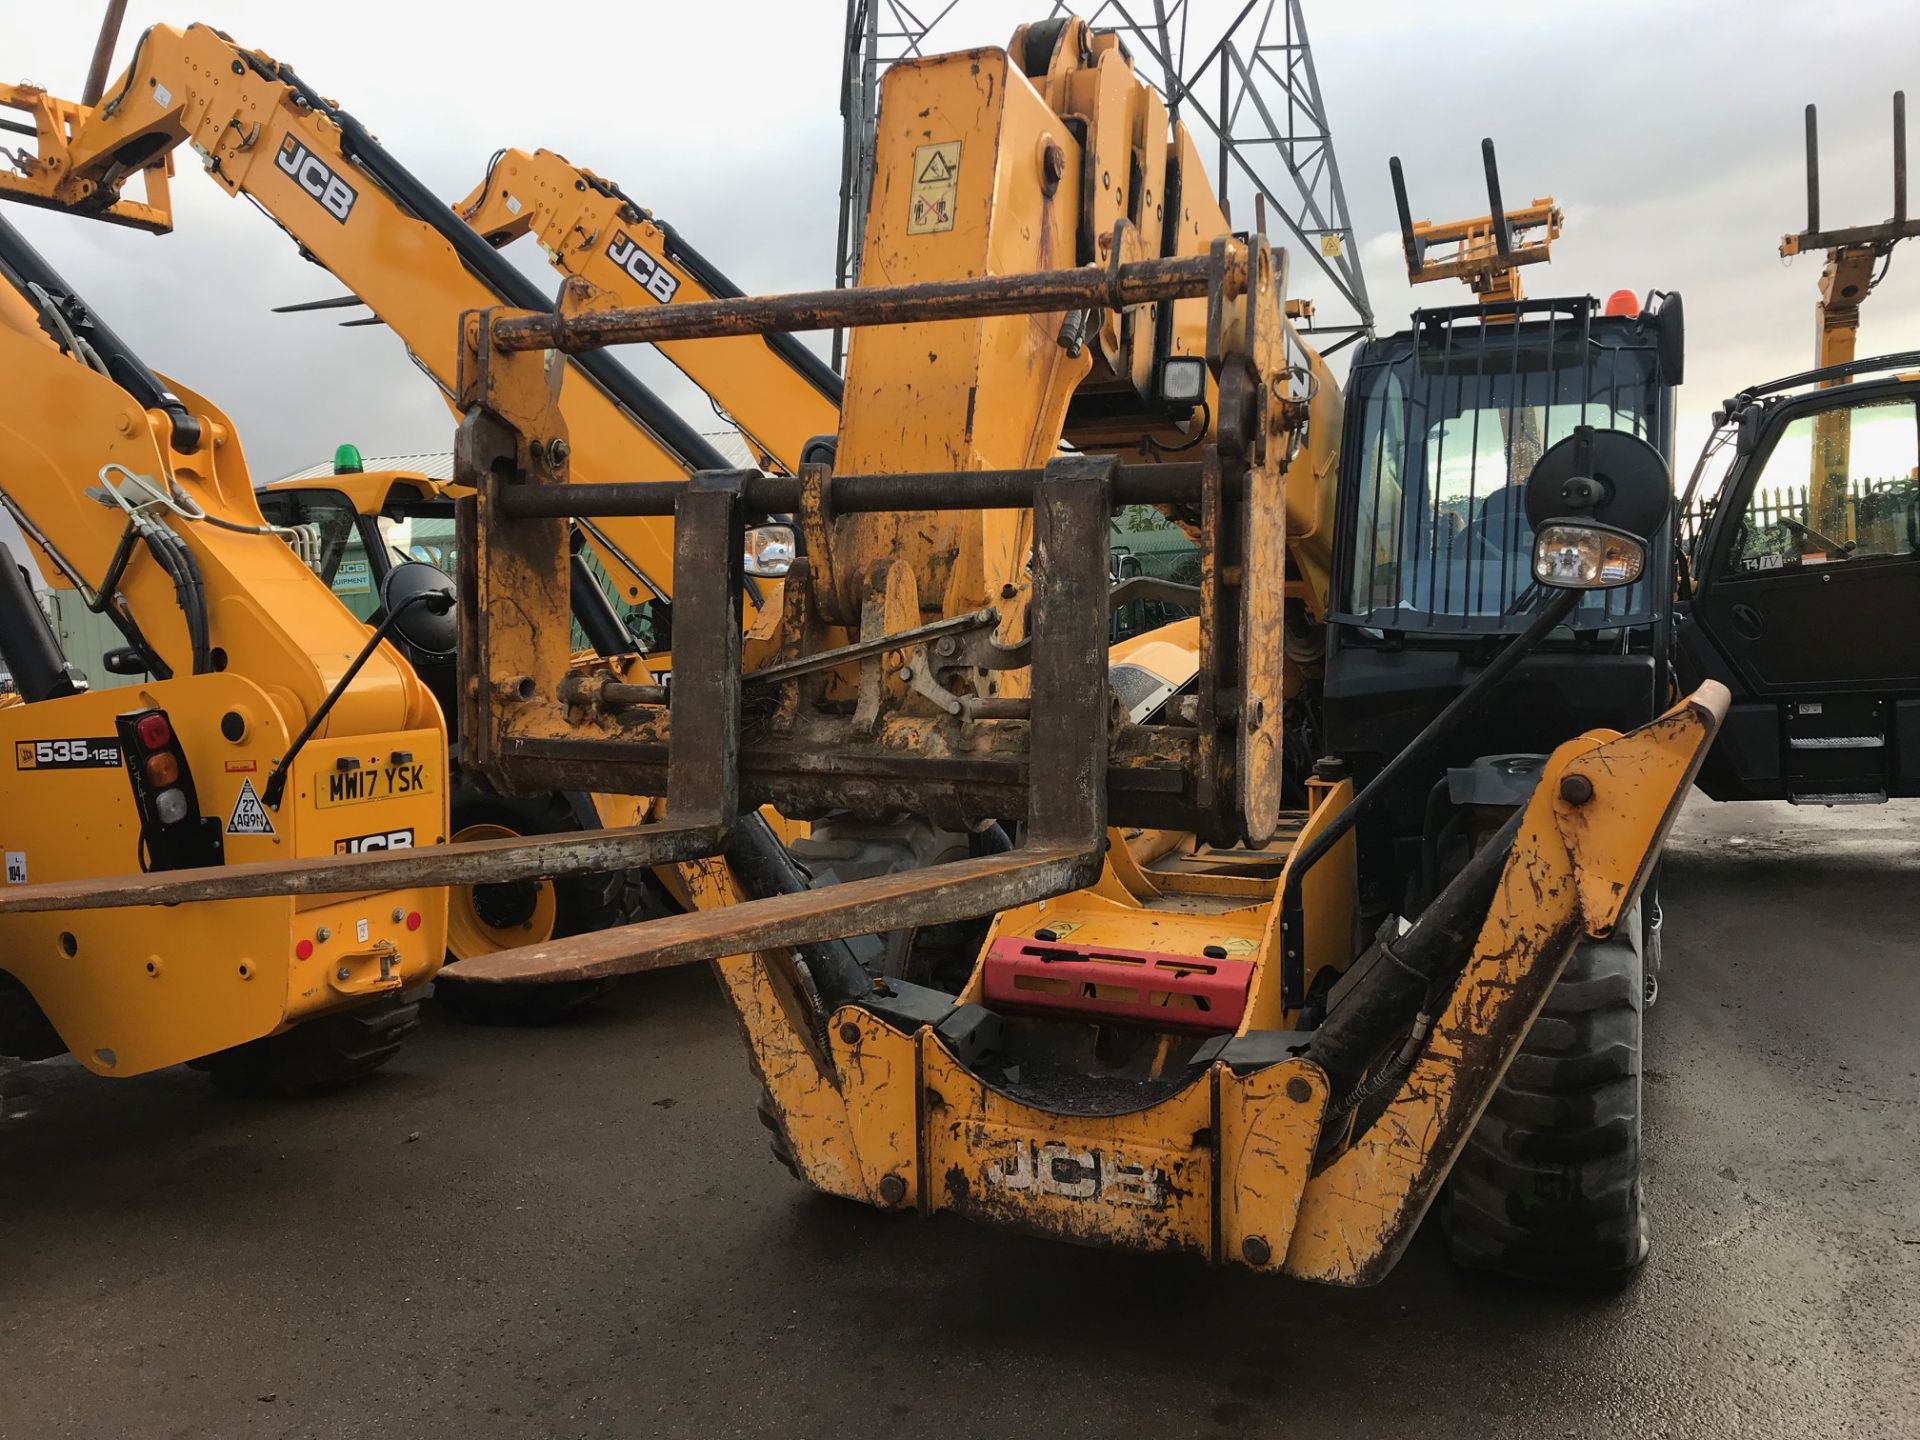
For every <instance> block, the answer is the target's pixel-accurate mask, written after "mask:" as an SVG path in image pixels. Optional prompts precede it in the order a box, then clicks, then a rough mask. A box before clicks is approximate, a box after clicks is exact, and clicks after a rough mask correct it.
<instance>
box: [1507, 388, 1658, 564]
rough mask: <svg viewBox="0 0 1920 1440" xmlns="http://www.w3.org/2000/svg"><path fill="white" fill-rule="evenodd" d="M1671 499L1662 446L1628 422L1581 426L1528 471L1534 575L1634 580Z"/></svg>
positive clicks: (1645, 561) (1528, 499) (1529, 515)
mask: <svg viewBox="0 0 1920 1440" xmlns="http://www.w3.org/2000/svg"><path fill="white" fill-rule="evenodd" d="M1672 503H1673V477H1672V475H1671V474H1670V473H1669V472H1668V470H1667V462H1666V461H1665V460H1664V459H1662V458H1661V455H1660V452H1659V451H1658V450H1656V449H1654V448H1653V446H1651V445H1649V444H1648V443H1647V442H1646V441H1644V440H1642V439H1640V437H1639V436H1637V435H1632V434H1629V433H1628V432H1627V431H1625V430H1596V429H1594V428H1593V427H1592V426H1591V425H1582V426H1579V427H1578V428H1576V429H1575V430H1574V432H1573V434H1572V435H1570V436H1568V437H1567V438H1566V439H1565V440H1562V441H1560V442H1559V443H1558V444H1557V445H1555V446H1553V447H1552V448H1551V449H1549V450H1548V451H1547V453H1546V454H1544V455H1542V456H1541V457H1540V460H1539V463H1538V464H1536V465H1535V466H1534V467H1533V473H1532V474H1531V475H1529V476H1528V477H1527V519H1528V520H1529V521H1530V522H1532V525H1533V578H1534V579H1535V580H1536V581H1538V582H1539V583H1540V584H1542V585H1547V586H1551V587H1553V588H1555V589H1561V590H1611V589H1614V588H1616V587H1618V586H1621V585H1631V584H1632V583H1633V582H1634V581H1636V580H1638V579H1639V578H1640V576H1641V573H1642V572H1643V571H1644V570H1645V569H1646V566H1647V546H1648V541H1649V539H1650V537H1651V536H1652V535H1653V533H1654V531H1656V530H1658V529H1659V528H1660V526H1661V524H1662V522H1664V521H1665V519H1666V518H1667V508H1668V507H1669V506H1670V505H1671V504H1672Z"/></svg>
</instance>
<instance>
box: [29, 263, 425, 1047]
mask: <svg viewBox="0 0 1920 1440" xmlns="http://www.w3.org/2000/svg"><path fill="white" fill-rule="evenodd" d="M6 293H7V294H9V295H12V294H13V291H12V290H11V289H10V288H9V289H8V290H7V291H6ZM0 370H3V371H4V372H5V373H6V375H7V376H8V380H9V393H10V396H11V397H12V400H13V402H14V403H13V404H11V405H10V406H9V408H8V412H7V413H8V418H7V419H6V420H4V421H0V457H4V461H5V466H4V468H5V476H6V478H5V480H4V488H5V493H6V497H7V499H8V500H9V501H10V502H11V505H12V508H13V509H14V510H15V513H16V514H17V515H19V516H21V517H24V520H25V522H26V523H27V524H28V525H30V526H31V529H30V530H29V531H28V532H27V533H28V536H29V540H28V549H29V551H30V552H31V553H32V555H33V557H34V560H35V562H36V563H37V564H38V566H39V567H40V569H41V571H42V574H43V576H44V578H45V579H46V580H47V582H48V583H49V584H53V585H56V586H61V587H70V586H71V585H72V578H71V576H70V575H69V574H68V573H67V572H68V570H69V569H70V570H72V571H73V572H76V573H77V574H78V575H79V576H80V577H83V578H91V579H93V580H98V579H100V578H101V577H102V576H104V575H105V574H107V573H108V568H109V565H110V563H111V561H112V558H113V555H114V552H115V547H116V545H117V544H118V543H119V541H120V539H121V535H122V532H123V529H124V527H125V522H126V518H127V517H126V515H125V514H124V513H123V512H122V511H121V510H120V509H119V508H117V507H115V506H113V505H111V504H107V503H103V501H102V499H101V498H100V497H101V494H102V491H103V487H106V486H108V485H110V484H111V485H113V486H115V487H117V488H119V489H121V491H122V493H126V494H129V495H137V494H139V493H141V492H139V491H138V490H137V489H135V488H134V487H133V486H132V485H131V484H130V483H129V481H128V480H127V478H126V477H127V476H129V475H131V476H142V477H146V478H147V479H148V480H151V481H156V482H162V483H164V484H166V485H167V486H168V487H169V488H170V489H171V490H172V491H173V492H174V494H175V495H176V496H178V497H179V499H180V500H181V501H183V502H184V504H183V507H182V508H183V509H195V508H197V509H198V510H200V511H202V512H204V514H205V515H206V516H208V517H212V519H211V520H189V519H184V518H181V516H180V514H179V513H178V512H175V513H173V514H172V515H171V517H170V518H168V519H166V520H164V521H162V523H165V524H167V525H168V527H169V528H170V530H171V532H172V533H173V534H174V535H175V536H176V537H177V538H178V540H179V541H180V542H181V543H182V544H183V545H184V546H185V547H186V549H187V550H188V551H189V552H190V554H191V555H192V557H193V560H194V562H195V564H196V566H197V569H198V572H199V575H200V577H201V580H202V583H203V584H204V587H205V593H206V608H207V612H208V622H209V632H210V639H211V641H212V644H213V646H214V647H215V654H216V657H217V658H216V664H218V665H220V666H222V667H223V668H219V669H215V670H212V671H208V672H206V673H201V674H194V673H192V656H191V644H190V639H189V634H188V629H187V624H186V620H185V618H184V615H183V612H182V611H181V609H180V607H179V605H178V604H177V602H176V599H175V593H174V582H173V581H172V579H170V578H169V577H168V576H167V575H166V574H165V573H164V572H163V571H162V570H161V568H160V567H159V565H158V564H156V563H155V562H154V560H153V559H152V558H151V557H150V556H148V555H146V554H145V553H143V552H141V551H139V550H138V549H137V548H136V551H135V554H134V557H133V559H132V560H131V561H130V563H129V564H128V565H127V567H126V569H125V572H124V574H123V576H122V578H121V580H120V582H119V584H118V586H117V587H116V589H117V593H118V596H119V597H120V602H121V603H122V604H123V605H124V607H125V609H126V610H127V611H128V612H129V613H131V614H132V615H133V617H134V619H135V621H136V623H137V624H138V625H139V626H140V629H141V632H142V633H143V634H144V636H145V637H146V639H147V641H148V642H149V644H150V645H151V646H152V648H153V650H154V651H155V653H156V654H158V655H159V656H160V657H162V659H163V660H164V661H165V663H166V664H167V665H168V666H169V667H170V668H171V669H172V671H173V675H172V677H171V678H169V679H164V680H153V681H148V682H146V683H142V684H138V685H134V686H130V687H127V688H122V689H115V690H105V691H95V692H89V693H84V694H79V695H72V696H65V697H57V698H49V699H43V700H36V701H33V702H31V703H25V704H17V705H12V706H9V707H7V708H6V709H4V710H0V747H3V748H0V817H3V818H0V844H3V845H4V848H5V850H6V851H7V852H8V854H9V856H10V857H11V858H12V860H13V864H12V866H11V867H10V871H9V876H8V878H9V880H10V881H11V882H12V883H14V884H32V885H40V884H44V883H49V882H60V881H73V880H82V879H86V878H88V877H94V876H111V875H123V874H132V873H137V872H139V871H140V870H142V869H143V868H145V857H143V855H142V853H141V829H140V823H139V819H138V815H137V812H136V809H135V803H134V796H133V792H132V789H131V787H130V784H129V777H128V774H127V769H126V766H125V764H124V763H122V757H121V756H120V753H119V749H118V746H117V743H115V744H113V745H111V746H110V745H109V744H108V743H107V742H109V741H112V740H113V737H115V734H116V727H115V717H116V716H118V715H121V714H126V713H129V712H133V711H137V710H142V709H146V708H149V707H158V708H160V709H162V710H164V711H165V712H166V714H167V717H168V719H169V721H170V723H171V726H172V729H173V731H174V733H175V734H176V735H177V736H178V737H179V739H180V742H181V745H182V748H183V751H184V757H185V761H186V765H187V767H188V769H189V771H190V773H191V776H192V780H193V783H194V786H195V789H196V791H197V797H198V801H199V807H200V813H201V814H202V815H204V816H207V817H210V818H211V819H212V820H214V821H216V822H217V823H218V824H219V825H220V827H221V828H222V830H223V831H224V832H225V833H224V834H223V836H222V846H223V850H224V856H225V863H228V864H243V863H246V862H248V861H256V860H280V859H285V858H289V857H296V856H328V855H333V854H336V853H344V852H347V851H349V850H359V849H361V848H362V847H365V848H368V849H375V848H382V847H385V846H387V845H430V844H433V843H435V842H437V841H439V840H441V839H443V838H444V837H445V834H446V801H447V793H446V778H447V761H448V756H447V747H446V730H445V726H444V723H443V722H442V720H441V717H440V714H439V710H438V707H437V706H436V705H435V704H434V701H433V698H432V696H431V695H429V694H428V693H427V691H426V689H425V688H424V687H423V686H422V685H421V684H420V682H419V680H418V679H417V678H416V677H415V675H414V674H413V671H412V669H411V668H410V667H409V666H408V665H407V664H406V662H405V661H404V660H403V659H402V658H401V656H400V655H399V654H398V652H397V651H395V650H394V649H393V648H392V647H391V646H387V645H383V646H382V647H381V648H380V650H379V651H378V652H377V653H376V654H375V655H374V656H373V657H372V658H371V660H370V661H369V662H368V663H367V665H366V667H365V668H364V669H362V670H361V672H360V673H359V675H358V676H357V677H356V678H355V680H354V681H353V683H352V684H351V685H350V686H349V687H348V688H347V689H346V691H345V692H344V693H343V694H342V695H341V696H340V698H339V700H338V702H337V703H336V704H335V705H334V706H333V708H332V710H331V711H330V713H329V714H328V715H327V717H326V719H325V721H324V723H323V726H322V728H321V730H320V731H319V732H318V733H317V734H316V735H315V737H314V738H313V739H312V740H311V741H310V742H309V743H308V744H307V745H306V747H305V748H304V749H303V750H302V751H301V752H300V754H299V755H298V757H297V759H296V761H295V764H294V770H293V774H292V777H291V779H290V782H289V783H288V785H287V787H286V792H285V795H284V798H283V800H282V802H281V805H280V808H279V809H278V810H277V811H268V810H267V809H266V808H265V807H264V806H262V805H261V804H259V803H258V799H257V797H258V796H259V795H260V794H261V793H262V792H263V791H264V790H265V787H266V782H267V780H268V777H269V776H270V775H271V774H272V771H273V767H274V766H275V764H276V763H277V762H278V761H279V760H280V758H281V757H282V755H284V754H285V753H286V751H287V749H288V746H289V744H290V742H291V741H292V739H293V738H294V736H295V735H296V734H297V733H298V732H299V731H300V729H301V728H302V727H303V726H304V725H305V724H306V722H307V721H308V719H309V718H310V717H311V716H312V715H313V714H314V713H315V711H316V710H317V709H318V707H319V706H320V704H321V702H322V700H323V699H324V698H325V697H326V695H327V694H328V692H329V691H330V690H332V689H333V687H334V685H335V684H336V683H337V682H338V681H339V679H340V678H341V676H342V675H343V674H344V673H345V671H346V669H347V666H348V664H349V663H350V662H351V660H352V659H353V657H354V656H355V655H356V654H357V653H358V652H359V651H360V649H361V648H362V646H363V645H364V644H365V642H366V640H367V630H366V627H365V626H364V625H363V624H361V623H360V622H359V621H358V620H356V619H355V618H354V617H353V616H352V615H351V614H349V613H348V612H347V610H346V609H345V608H344V607H343V606H342V605H341V604H340V603H339V602H338V601H337V600H336V599H335V598H334V597H333V596H332V595H331V594H329V593H328V591H327V589H326V587H325V586H323V585H321V584H320V583H319V581H318V580H317V579H316V578H315V577H314V576H313V575H312V574H311V573H310V572H309V571H308V570H307V569H306V567H305V566H304V565H303V564H302V563H301V562H300V560H299V559H298V558H297V557H296V556H295V554H294V553H293V551H292V549H291V548H289V546H288V544H287V542H286V541H285V540H284V539H283V538H281V537H279V536H277V535H274V534H271V533H269V532H267V531H266V530H265V528H264V526H265V521H264V519H263V518H262V516H261V514H260V510H259V507H258V505H257V503H256V502H255V500H254V497H253V492H252V486H251V483H250V479H249V476H248V473H247V466H246V460H245V456H244V455H243V454H242V451H241V446H240V441H239V438H238V435H237V434H236V432H235V430H234V428H233V425H232V422H231V421H230V420H229V419H228V418H227V416H226V415H225V414H223V413H222V412H221V411H220V410H219V409H217V408H216V407H215V406H213V405H212V404H211V403H210V402H208V401H207V400H205V399H203V398H202V397H200V396H198V395H196V394H194V393H193V392H192V391H189V390H187V389H185V388H184V387H182V386H179V385H177V384H175V385H171V386H170V388H171V390H172V392H173V394H175V395H176V396H178V397H179V398H180V399H181V401H182V402H183V403H184V406H185V409H186V411H187V413H189V414H190V415H191V416H193V417H194V418H195V419H197V420H198V421H199V423H200V426H201V431H202V437H203V438H202V442H201V444H200V445H199V447H198V448H197V449H196V450H194V451H193V452H191V453H187V452H183V451H182V450H180V449H178V448H176V446H175V443H174V431H173V425H172V422H171V421H170V419H169V418H168V416H167V415H166V414H165V413H164V412H162V411H158V410H151V411H150V410H145V409H143V408H142V407H141V405H140V404H139V402H137V401H136V400H135V399H134V398H133V397H132V396H131V395H130V394H129V393H128V392H127V391H126V390H124V389H122V388H121V387H120V386H119V385H118V384H116V383H115V382H114V381H113V380H111V379H109V378H107V377H106V376H104V375H101V374H99V373H97V372H95V371H94V370H92V369H90V368H88V367H86V366H84V365H82V364H79V363H78V362H77V361H75V360H74V359H72V358H70V357H69V356H67V355H65V354H63V353H61V352H60V350H59V349H58V348H56V347H55V346H54V345H53V344H52V343H51V342H49V340H48V339H47V337H46V336H45V335H44V334H42V333H41V331H40V330H39V329H38V328H37V325H36V323H35V317H34V316H33V313H32V311H31V308H30V307H27V306H24V305H8V306H7V307H6V308H5V310H4V311H0ZM111 467H122V468H120V469H113V468H111ZM90 491H91V492H93V493H92V494H91V495H90V494H89V493H88V492H90ZM215 521H223V522H226V524H227V525H230V526H239V527H243V528H244V529H245V530H246V532H247V533H241V532H240V531H238V530H235V529H230V528H222V526H221V525H220V524H218V523H214V522H215ZM23 528H24V527H23ZM36 536H37V537H42V538H43V540H44V542H46V543H38V542H36V540H35V538H34V537H36ZM48 544H50V545H51V546H52V548H53V550H57V551H58V553H59V556H60V561H61V562H63V563H56V562H55V560H54V558H53V555H52V553H51V552H50V550H49V549H48V548H47V545H48ZM75 741H82V742H89V743H87V744H84V745H80V746H76V745H75V744H74V743H73V742H75ZM76 756H78V757H80V758H79V759H78V760H77V761H76V760H75V758H74V757H76ZM109 762H110V763H109ZM243 791H244V792H246V795H245V798H244V799H243ZM262 817H264V819H263V818H262ZM398 837H404V838H398ZM0 898H4V891H0ZM445 914H446V901H445V894H444V892H443V891H441V890H437V889H426V888H418V887H413V888H401V889H394V890H383V891H370V892H366V893H361V894H351V895H325V896H312V897H304V898H301V899H297V900H296V899H290V898H284V897H283V898H273V899H256V900H247V901H240V902H235V903H231V904H224V903H223V904H214V903H195V904H184V905H177V906H169V907H166V908H127V909H99V910H82V909H76V910H72V911H64V910H63V911H46V912H40V913H22V914H13V913H0V969H3V970H5V971H6V972H7V973H8V974H10V975H12V976H13V977H14V979H15V980H16V981H18V982H19V983H20V984H21V985H23V986H24V987H25V989H26V990H27V992H28V993H29V994H30V995H31V996H32V998H33V999H34V1001H35V1002H36V1003H37V1004H38V1005H39V1006H40V1008H41V1010H42V1011H43V1012H44V1014H45V1015H46V1017H47V1019H48V1020H49V1021H50V1022H51V1024H52V1026H53V1027H54V1029H55V1030H56V1031H57V1032H58V1034H59V1037H60V1040H61V1041H62V1042H63V1043H64V1044H65V1045H66V1046H67V1047H68V1048H69V1049H71V1051H72V1052H73V1053H74V1054H75V1055H76V1056H78V1057H79V1058H80V1060H81V1062H82V1063H83V1064H85V1065H86V1066H87V1067H88V1068H89V1069H92V1070H94V1071H96V1072H98V1073H101V1074H111V1075H133V1074H139V1073H141V1072H143V1071H146V1070H151V1069H154V1068H157V1067H159V1066H163V1065H171V1064H177V1063H179V1062H181V1061H184V1060H190V1059H197V1058H200V1057H202V1056H206V1055H209V1054H212V1053H214V1052H217V1051H220V1050H224V1049H227V1048H229V1047H232V1046H235V1045H239V1044H242V1043H244V1042H246V1041H250V1040H254V1039H258V1038H260V1037H262V1036H266V1035H269V1034H272V1033H274V1032H276V1031H278V1030H281V1029H283V1028H285V1027H286V1026H288V1025H290V1024H293V1023H295V1022H297V1021H300V1020H304V1019H308V1018H312V1017H314V1016H318V1015H322V1014H325V1013H327V1012H329V1011H332V1010H338V1009H342V1008H345V1007H348V1006H351V1005H354V1004H356V1003H360V1002H362V1001H364V1000H366V999H368V998H370V997H373V996H378V995H386V994H392V993H397V992H398V991H400V990H402V989H403V988H409V987H412V986H417V985H419V984H421V983H423V982H424V981H426V980H427V979H429V978H430V977H431V976H432V975H433V973H434V971H435V970H436V969H437V968H438V966H439V964H440V961H441V958H442V955H443V953H444V931H445ZM302 942H305V945H306V948H307V950H308V952H309V953H308V954H307V955H306V956H304V957H301V956H299V955H297V954H296V947H299V946H300V945H301V944H302Z"/></svg>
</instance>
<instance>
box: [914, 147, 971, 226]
mask: <svg viewBox="0 0 1920 1440" xmlns="http://www.w3.org/2000/svg"><path fill="white" fill-rule="evenodd" d="M959 195H960V142H959V141H958V140H944V141H942V142H941V143H940V144H938V145H922V146H920V147H919V148H917V149H916V150H915V151H914V152H913V198H912V202H911V207H910V208H909V209H908V211H907V233H908V234H909V235H932V234H935V233H937V232H939V231H942V230H951V229H953V214H954V210H955V208H956V204H957V201H958V199H959Z"/></svg>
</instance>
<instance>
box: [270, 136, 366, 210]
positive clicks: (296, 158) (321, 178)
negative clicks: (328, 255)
mask: <svg viewBox="0 0 1920 1440" xmlns="http://www.w3.org/2000/svg"><path fill="white" fill-rule="evenodd" d="M273 163H274V164H276V165H278V166H279V167H280V168H281V169H282V170H284V171H286V172H287V174H289V175H291V176H292V177H293V180H294V183H295V184H296V185H298V186H299V187H300V188H301V189H302V190H304V191H306V192H307V194H309V195H311V196H312V197H313V198H314V199H316V200H318V201H319V202H320V208H321V209H322V210H324V211H326V212H327V213H328V214H329V215H331V216H333V218H334V219H336V220H338V221H339V222H340V223H341V224H342V225H344V224H346V223H347V216H349V215H351V214H352V213H353V202H354V201H356V200H358V199H359V198H360V194H359V192H358V191H357V190H355V189H354V188H353V187H352V186H351V185H349V184H347V182H346V181H344V180H342V179H341V178H340V177H339V176H338V175H336V174H334V173H333V169H332V167H331V166H329V165H328V164H327V162H326V161H324V160H322V159H321V158H320V157H319V156H318V155H316V154H314V153H313V152H312V151H311V150H309V149H307V147H306V146H304V145H302V144H301V143H300V142H299V141H298V140H296V139H294V138H293V136H291V135H289V136H287V138H286V139H284V140H282V141H281V142H280V153H279V154H277V155H275V156H274V157H273Z"/></svg>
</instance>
